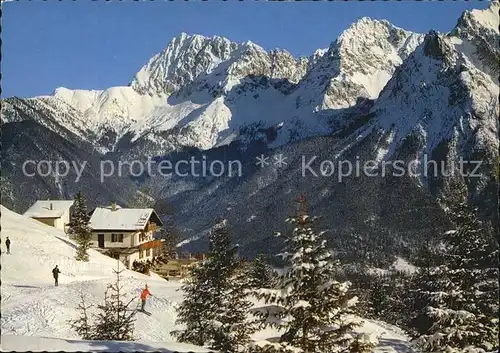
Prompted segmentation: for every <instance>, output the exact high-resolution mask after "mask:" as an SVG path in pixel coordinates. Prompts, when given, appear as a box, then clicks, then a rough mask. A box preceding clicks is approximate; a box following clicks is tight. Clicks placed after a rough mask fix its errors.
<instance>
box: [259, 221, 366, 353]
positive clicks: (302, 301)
mask: <svg viewBox="0 0 500 353" xmlns="http://www.w3.org/2000/svg"><path fill="white" fill-rule="evenodd" d="M316 220H317V218H312V217H309V216H307V215H306V214H305V212H303V213H302V214H301V215H299V216H298V217H293V218H291V219H289V220H288V221H289V222H290V223H292V224H293V225H295V229H294V230H293V234H292V236H291V237H290V238H287V239H285V243H286V248H285V251H284V252H283V254H281V255H282V256H283V257H284V258H285V259H286V260H287V261H288V262H289V265H290V267H289V269H288V270H287V271H286V272H285V273H284V274H283V275H282V276H280V283H279V289H278V290H262V291H260V294H261V295H260V296H261V297H262V298H264V299H265V301H266V304H267V306H266V307H263V308H259V309H257V310H255V311H254V312H255V313H256V314H257V315H258V316H261V317H262V319H263V320H264V322H265V324H267V325H270V326H275V327H277V328H280V329H282V330H283V331H284V333H283V335H282V336H281V339H280V342H279V343H271V342H269V344H268V345H267V347H266V346H264V347H262V348H261V350H260V351H261V352H266V351H270V352H272V351H273V350H274V351H282V352H288V351H292V350H295V351H298V352H307V353H323V352H329V353H336V352H354V351H356V345H358V346H359V342H357V343H356V340H355V339H354V338H353V337H352V336H351V331H352V330H353V329H354V328H355V327H356V326H357V325H358V324H359V323H358V322H355V321H354V320H353V319H350V318H349V316H350V315H351V314H352V313H353V307H354V305H355V304H356V299H357V298H355V297H354V298H351V297H350V295H349V291H348V290H349V285H350V283H349V282H338V281H336V280H335V279H334V273H335V269H336V267H338V262H337V261H336V260H334V259H333V255H332V252H331V251H330V250H329V249H328V248H327V246H326V240H324V239H323V235H324V233H325V232H316V231H315V230H314V228H313V224H314V222H315V221H316ZM359 347H361V346H359ZM360 349H361V348H360ZM363 349H364V348H363Z"/></svg>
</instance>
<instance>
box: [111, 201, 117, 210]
mask: <svg viewBox="0 0 500 353" xmlns="http://www.w3.org/2000/svg"><path fill="white" fill-rule="evenodd" d="M111 211H116V202H113V203H112V204H111Z"/></svg>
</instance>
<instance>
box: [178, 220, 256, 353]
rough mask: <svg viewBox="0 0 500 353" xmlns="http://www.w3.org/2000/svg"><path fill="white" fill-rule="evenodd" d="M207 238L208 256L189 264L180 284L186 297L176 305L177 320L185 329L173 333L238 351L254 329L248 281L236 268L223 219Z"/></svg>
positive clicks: (222, 349) (194, 340)
mask: <svg viewBox="0 0 500 353" xmlns="http://www.w3.org/2000/svg"><path fill="white" fill-rule="evenodd" d="M209 240H210V251H209V253H208V260H206V261H203V262H201V263H200V264H199V265H197V266H194V267H193V268H191V269H190V276H189V278H188V279H187V281H186V282H185V283H184V285H183V286H182V290H183V291H184V292H185V296H184V298H185V299H184V301H183V302H182V303H181V305H180V306H179V308H178V315H179V319H178V321H177V322H178V323H179V324H184V325H185V326H186V329H185V330H181V331H175V332H173V334H174V335H175V336H176V337H177V339H178V341H180V342H188V343H194V344H197V345H208V346H210V348H212V349H216V350H220V351H222V352H238V351H240V350H241V349H243V347H244V346H245V345H246V343H247V342H248V341H249V340H250V335H251V334H252V333H253V332H254V328H253V325H252V324H251V323H249V322H247V312H248V310H249V308H250V307H251V303H250V302H249V301H248V300H247V293H246V288H248V284H247V283H244V281H245V279H244V276H243V275H241V273H238V271H237V270H238V266H239V261H238V260H237V258H236V250H237V247H235V246H231V237H230V234H229V232H228V230H227V226H226V221H220V222H218V223H217V224H216V225H215V227H214V228H213V229H212V232H211V234H210V237H209Z"/></svg>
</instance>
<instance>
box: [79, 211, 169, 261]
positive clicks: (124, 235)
mask: <svg viewBox="0 0 500 353" xmlns="http://www.w3.org/2000/svg"><path fill="white" fill-rule="evenodd" d="M89 225H90V228H91V229H92V243H91V246H92V247H93V248H96V249H98V250H100V251H102V252H103V253H106V254H107V255H109V256H112V257H115V258H117V259H119V260H120V261H122V262H123V263H124V264H125V266H126V267H127V268H131V266H132V263H133V262H134V261H138V262H145V261H147V260H150V261H152V259H153V257H156V256H159V255H160V253H161V251H162V247H163V242H162V241H161V240H157V239H155V237H154V235H155V233H156V232H157V231H158V230H159V228H160V227H162V226H163V223H162V221H161V219H160V217H158V215H157V214H156V212H155V211H154V210H153V209H152V208H145V209H137V208H121V207H120V206H118V205H115V204H113V205H111V206H110V207H98V208H96V209H94V210H93V211H92V212H91V213H90V222H89Z"/></svg>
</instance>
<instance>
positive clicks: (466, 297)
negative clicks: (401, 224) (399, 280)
mask: <svg viewBox="0 0 500 353" xmlns="http://www.w3.org/2000/svg"><path fill="white" fill-rule="evenodd" d="M450 214H451V215H452V216H453V219H454V223H455V225H456V229H454V230H451V231H448V232H446V234H445V237H444V247H443V253H442V257H443V264H441V265H438V266H436V268H434V269H432V272H431V275H432V277H434V278H435V280H434V283H433V285H434V288H435V289H434V290H433V291H428V293H426V294H427V295H426V300H428V302H429V304H428V305H427V306H426V307H425V309H424V310H423V312H422V314H421V315H423V316H424V319H426V320H427V322H428V325H427V327H426V329H425V332H423V333H422V334H421V335H420V336H419V337H418V338H417V339H416V340H415V341H416V343H417V345H419V346H420V347H421V348H422V349H423V350H424V351H426V352H464V351H467V350H468V351H471V350H473V349H476V350H478V349H484V350H497V349H498V241H497V240H496V239H495V238H494V237H493V236H491V235H490V234H488V232H487V231H485V230H484V228H483V226H482V223H481V221H480V220H479V219H478V217H477V216H476V213H475V211H472V210H470V209H469V207H468V206H467V205H466V203H465V202H462V203H460V204H459V205H458V206H457V207H455V208H452V209H450ZM420 329H421V328H420Z"/></svg>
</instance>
